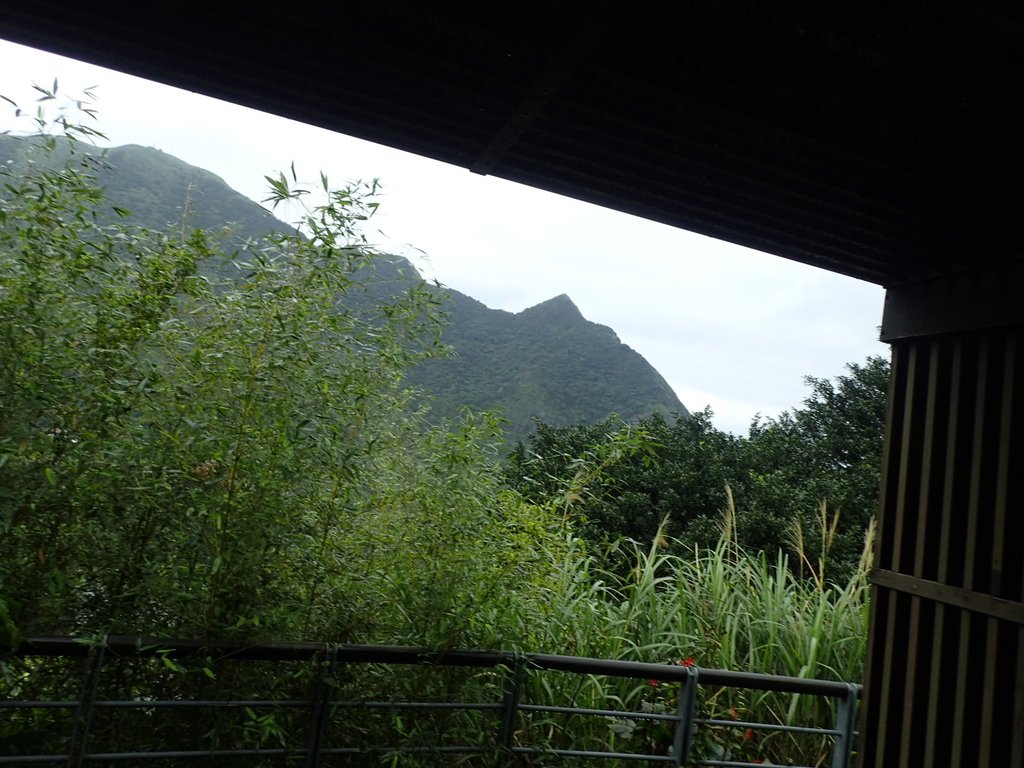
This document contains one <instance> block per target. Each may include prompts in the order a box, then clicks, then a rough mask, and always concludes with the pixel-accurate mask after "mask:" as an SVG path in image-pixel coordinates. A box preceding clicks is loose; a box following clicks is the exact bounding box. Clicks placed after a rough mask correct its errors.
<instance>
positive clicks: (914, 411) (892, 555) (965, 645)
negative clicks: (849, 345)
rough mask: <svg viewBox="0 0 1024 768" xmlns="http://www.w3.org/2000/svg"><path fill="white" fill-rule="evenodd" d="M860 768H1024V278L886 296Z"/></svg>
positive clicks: (1018, 267) (990, 277)
mask: <svg viewBox="0 0 1024 768" xmlns="http://www.w3.org/2000/svg"><path fill="white" fill-rule="evenodd" d="M882 338H883V340H885V341H887V342H889V343H890V344H891V345H892V353H893V372H892V381H891V384H890V401H889V417H888V425H887V431H886V447H885V451H884V454H883V470H882V490H881V500H880V517H879V538H878V543H877V546H876V552H875V570H874V572H873V574H872V605H871V630H870V641H869V650H868V668H867V676H866V681H865V688H864V706H863V707H862V717H863V720H862V728H861V731H862V735H861V749H860V760H861V762H860V764H861V766H863V767H864V768H876V767H877V768H883V767H884V768H896V767H897V766H908V765H914V766H943V768H945V767H946V766H950V767H962V768H975V767H976V766H990V765H991V766H996V765H998V766H1012V767H1013V768H1024V694H1022V691H1024V264H1019V263H1018V264H1012V265H1010V266H1002V267H998V268H990V269H984V270H977V271H972V272H964V273H960V274H958V275H954V276H947V277H944V278H938V279H935V280H931V281H928V282H924V283H917V284H914V285H909V286H901V287H898V288H890V289H889V292H888V295H887V297H886V311H885V318H884V320H883V325H882Z"/></svg>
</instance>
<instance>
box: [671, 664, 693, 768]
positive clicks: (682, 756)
mask: <svg viewBox="0 0 1024 768" xmlns="http://www.w3.org/2000/svg"><path fill="white" fill-rule="evenodd" d="M699 676H700V673H699V672H698V671H697V669H696V668H694V667H687V668H686V679H685V680H684V681H683V684H682V685H681V686H680V688H679V703H678V705H677V708H676V730H675V736H674V738H673V739H672V764H673V765H675V766H677V768H678V766H681V765H685V764H686V762H687V761H688V760H689V758H690V749H691V748H692V747H693V718H694V717H696V714H697V686H698V685H699Z"/></svg>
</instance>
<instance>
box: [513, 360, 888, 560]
mask: <svg viewBox="0 0 1024 768" xmlns="http://www.w3.org/2000/svg"><path fill="white" fill-rule="evenodd" d="M888 369H889V366H888V363H887V362H886V361H885V360H883V359H882V358H879V357H873V358H869V359H868V360H867V361H866V362H865V363H864V364H862V365H857V364H852V365H850V366H848V373H847V374H845V375H843V376H839V377H838V378H837V379H836V381H835V382H832V381H829V380H827V379H816V378H808V379H807V383H808V385H809V386H810V387H811V394H810V395H809V396H808V397H807V399H806V400H805V401H804V404H803V406H802V407H800V408H794V409H792V410H791V411H787V412H785V413H783V414H782V415H781V416H780V417H779V418H777V419H766V420H760V419H758V420H755V422H754V424H753V425H752V426H751V429H750V434H749V436H748V437H745V438H740V437H736V436H734V435H731V434H728V433H725V432H722V431H721V430H718V429H716V428H715V427H714V426H713V425H712V422H711V413H710V412H709V411H704V412H701V413H694V414H690V415H676V416H675V417H674V418H672V419H666V418H664V417H663V416H661V415H659V414H655V415H653V416H650V417H647V418H645V419H641V420H640V421H639V422H637V423H636V424H634V425H626V424H623V423H622V422H621V421H619V420H618V419H615V418H611V419H608V420H606V421H604V422H602V423H600V424H596V425H592V426H588V425H574V426H568V427H554V426H551V425H549V424H545V423H543V422H539V423H537V425H536V429H535V431H534V433H533V434H531V435H530V436H529V437H528V438H527V440H526V441H525V442H523V441H521V442H519V443H518V444H517V445H516V447H515V448H514V449H513V451H512V453H511V455H510V457H509V463H508V466H507V468H506V474H507V478H508V481H509V483H510V484H511V485H512V486H513V487H515V488H516V489H518V490H519V491H520V492H522V493H523V494H525V495H526V496H527V498H530V499H531V500H533V501H535V502H541V501H542V500H543V499H545V498H549V497H550V496H551V494H553V493H556V492H557V490H558V487H559V483H560V482H561V479H562V478H564V477H566V476H567V475H571V474H572V473H573V472H574V471H575V470H574V466H575V465H576V464H577V463H578V462H579V461H580V460H581V457H586V456H591V457H593V458H595V459H597V460H598V461H604V463H605V464H606V466H605V468H604V471H603V472H602V473H601V474H600V476H599V478H597V482H594V483H590V484H588V485H587V487H586V492H585V494H584V496H585V498H584V499H583V500H582V503H581V504H580V505H579V507H578V520H579V522H580V523H581V525H582V527H581V531H582V532H583V534H584V535H585V536H586V537H587V538H588V539H590V540H591V541H593V542H594V543H597V544H602V543H608V542H611V541H615V540H616V539H618V538H619V537H622V536H625V537H628V538H631V539H634V540H636V541H639V542H650V541H651V540H652V539H653V537H654V536H655V535H656V533H657V532H659V531H661V532H663V533H667V534H669V535H671V536H673V537H676V538H678V539H679V540H680V541H681V542H683V543H684V544H685V545H689V546H693V545H703V546H713V545H714V543H715V541H716V540H717V539H718V537H719V534H720V531H719V525H718V522H719V518H720V512H721V510H722V508H723V507H724V506H725V504H726V487H727V486H728V487H729V488H730V489H731V492H732V494H733V495H734V497H735V499H736V505H737V508H738V509H739V514H738V515H737V521H736V528H737V536H738V540H739V542H740V544H741V545H743V546H744V547H745V548H747V549H749V550H751V551H753V552H759V551H763V552H767V553H774V552H776V551H778V550H779V549H786V550H789V551H799V552H800V553H802V556H801V557H800V558H799V559H798V560H797V561H796V562H795V563H794V567H795V568H796V569H797V571H799V572H802V573H804V574H805V575H808V576H811V575H820V571H821V566H820V565H819V562H820V560H821V559H822V558H823V557H828V558H830V559H831V560H832V561H833V567H832V568H831V569H830V572H831V573H832V575H833V576H834V577H836V578H839V579H840V580H842V579H845V578H848V577H849V576H850V575H851V574H852V573H853V570H854V568H855V567H856V564H857V561H858V558H859V557H860V553H861V550H862V547H863V542H864V535H865V531H866V529H867V527H868V525H869V523H870V520H871V518H872V515H873V514H874V509H875V506H876V503H877V496H878V483H879V478H880V467H881V449H882V433H883V430H884V419H885V406H886V388H887V386H888ZM626 434H628V435H629V436H630V437H629V440H630V441H631V442H632V443H633V444H634V449H633V450H630V451H627V452H623V451H621V450H618V451H617V452H615V453H614V455H612V456H611V457H610V460H609V459H607V458H601V457H606V456H607V455H608V449H607V448H606V447H604V446H607V445H609V444H610V443H609V441H613V438H614V437H615V436H616V435H619V436H620V437H621V436H622V435H626ZM613 442H614V441H613ZM619 445H620V446H621V440H620V442H619ZM823 504H824V505H825V510H824V512H822V505H823ZM822 514H824V515H825V517H826V518H827V519H826V522H825V524H824V526H822V524H821V522H820V518H821V516H822ZM836 516H838V517H836ZM834 520H835V521H836V522H835V531H834V533H833V532H832V530H831V529H832V525H833V521H834ZM823 529H824V530H823Z"/></svg>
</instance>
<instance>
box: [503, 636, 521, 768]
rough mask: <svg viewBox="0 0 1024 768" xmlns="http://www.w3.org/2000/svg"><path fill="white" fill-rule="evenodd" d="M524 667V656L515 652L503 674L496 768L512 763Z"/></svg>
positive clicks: (504, 767)
mask: <svg viewBox="0 0 1024 768" xmlns="http://www.w3.org/2000/svg"><path fill="white" fill-rule="evenodd" d="M525 668H526V657H525V656H523V655H522V654H520V653H516V654H514V655H513V657H512V665H511V666H510V667H509V668H508V672H507V673H506V675H505V695H504V696H503V697H502V700H501V730H500V732H499V733H498V759H497V762H496V765H497V766H498V768H506V767H507V766H509V765H512V762H513V760H514V759H515V753H514V752H513V751H512V745H513V743H514V741H515V730H516V714H517V712H518V710H519V694H520V691H521V690H522V684H523V672H524V670H525Z"/></svg>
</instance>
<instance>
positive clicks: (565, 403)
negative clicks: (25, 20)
mask: <svg viewBox="0 0 1024 768" xmlns="http://www.w3.org/2000/svg"><path fill="white" fill-rule="evenodd" d="M31 144H32V143H31V141H30V140H25V139H15V138H12V137H9V136H0V164H5V165H7V166H8V167H11V166H14V167H17V164H19V163H22V162H26V161H27V160H28V159H29V158H30V157H31V156H32V154H33V153H32V146H31ZM106 160H107V164H108V166H109V167H106V168H100V169H99V170H98V171H97V175H98V178H99V180H100V183H101V185H102V186H103V188H104V190H105V192H106V195H107V199H108V200H109V203H110V205H111V215H112V216H113V215H114V212H113V207H114V206H116V207H118V208H124V209H127V210H129V211H131V212H132V215H131V218H130V219H129V221H132V220H134V221H137V222H138V223H140V224H144V225H146V226H149V227H153V228H160V229H163V228H166V227H168V226H172V227H173V226H181V222H182V219H183V216H185V217H186V223H187V225H188V226H189V227H190V228H191V227H202V228H204V229H212V230H223V229H225V228H227V229H228V230H229V232H230V233H231V236H232V237H234V238H237V239H238V242H242V240H244V239H245V238H247V237H259V236H261V235H265V234H268V233H270V232H272V231H275V230H277V231H281V230H282V229H284V228H287V225H285V224H283V223H282V222H281V221H279V220H278V219H276V218H274V217H273V216H272V215H271V214H270V213H269V212H268V211H266V210H265V209H264V208H262V207H261V206H259V205H258V204H257V203H255V202H253V201H251V200H249V199H248V198H246V197H244V196H243V195H241V194H239V193H237V192H235V191H234V190H232V189H231V188H230V187H228V185H227V184H226V183H225V182H224V181H223V180H222V179H221V178H219V177H218V176H216V175H214V174H212V173H210V172H209V171H205V170H203V169H201V168H196V167H194V166H191V165H189V164H187V163H185V162H183V161H181V160H179V159H178V158H176V157H173V156H172V155H169V154H167V153H165V152H161V151H160V150H157V149H151V148H146V147H140V146H137V145H128V146H123V147H116V148H113V149H110V150H109V151H108V152H107V154H106ZM186 212H187V214H186ZM381 269H387V270H391V272H390V273H389V275H388V276H389V278H391V279H390V280H389V282H390V283H391V284H392V285H396V284H397V285H398V286H399V287H401V283H402V281H403V279H409V276H411V275H413V274H415V270H414V267H413V266H412V265H411V264H410V263H409V262H407V261H406V260H404V259H401V258H398V257H388V261H387V262H386V263H382V264H381ZM403 274H404V275H405V276H406V277H405V278H403V277H402V276H403ZM444 308H445V311H446V313H447V315H448V318H449V325H448V327H447V328H446V329H445V332H444V337H443V338H444V341H445V342H446V343H447V344H448V345H450V346H451V347H452V348H453V350H454V356H453V357H452V358H451V359H443V360H431V361H428V362H426V363H422V364H421V365H419V366H417V367H416V368H414V369H413V370H412V371H410V373H409V381H410V383H411V384H413V385H414V386H416V387H418V388H421V389H422V390H423V391H424V392H425V393H426V394H427V395H428V396H430V397H432V402H431V403H430V407H431V411H432V413H434V414H436V415H437V416H438V417H453V416H455V415H457V414H458V412H459V410H460V409H461V408H462V407H464V406H467V405H468V406H470V407H472V408H474V409H477V410H482V409H496V410H499V411H500V412H501V413H502V414H503V416H504V417H505V418H506V419H508V421H509V423H510V425H509V429H508V437H509V439H510V440H511V441H514V440H516V439H520V438H522V437H524V436H525V435H527V434H528V433H529V432H530V431H531V430H532V427H533V419H535V418H539V419H542V420H543V421H545V422H547V423H549V424H553V425H557V426H562V425H567V424H577V423H595V422H598V421H600V420H602V419H604V418H606V417H607V416H608V415H609V414H611V413H617V414H618V415H619V416H621V417H622V418H624V419H626V420H636V419H639V418H641V417H643V416H646V415H649V414H651V413H653V412H656V411H660V412H663V413H666V414H668V413H672V412H678V413H686V409H685V407H684V406H683V404H682V403H681V402H679V399H678V398H677V397H676V395H675V393H674V392H673V391H672V389H671V388H670V387H669V386H668V384H667V383H666V382H665V380H664V379H663V378H662V377H661V375H660V374H659V373H658V372H657V371H656V370H655V369H654V368H653V367H652V366H651V365H650V363H648V362H647V361H646V360H645V359H644V358H643V357H642V356H641V355H640V354H639V353H637V352H636V351H634V350H633V349H631V348H629V347H628V346H626V345H625V344H623V343H622V342H621V341H620V340H619V338H618V336H616V335H615V332H614V331H613V330H612V329H611V328H608V327H607V326H603V325H598V324H597V323H593V322H590V321H589V320H587V319H586V318H584V317H583V315H582V314H580V311H579V309H577V308H576V305H575V304H573V302H572V300H571V299H570V298H569V297H568V296H565V295H562V296H556V297H555V298H553V299H549V300H548V301H545V302H543V303H542V304H538V305H537V306H535V307H531V308H529V309H526V310H524V311H522V312H519V313H515V314H513V313H510V312H505V311H502V310H495V309H490V308H488V307H486V306H485V305H484V304H482V303H481V302H479V301H477V300H476V299H473V298H471V297H469V296H466V295H465V294H462V293H459V292H458V291H454V290H448V291H447V297H446V300H445V304H444Z"/></svg>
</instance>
